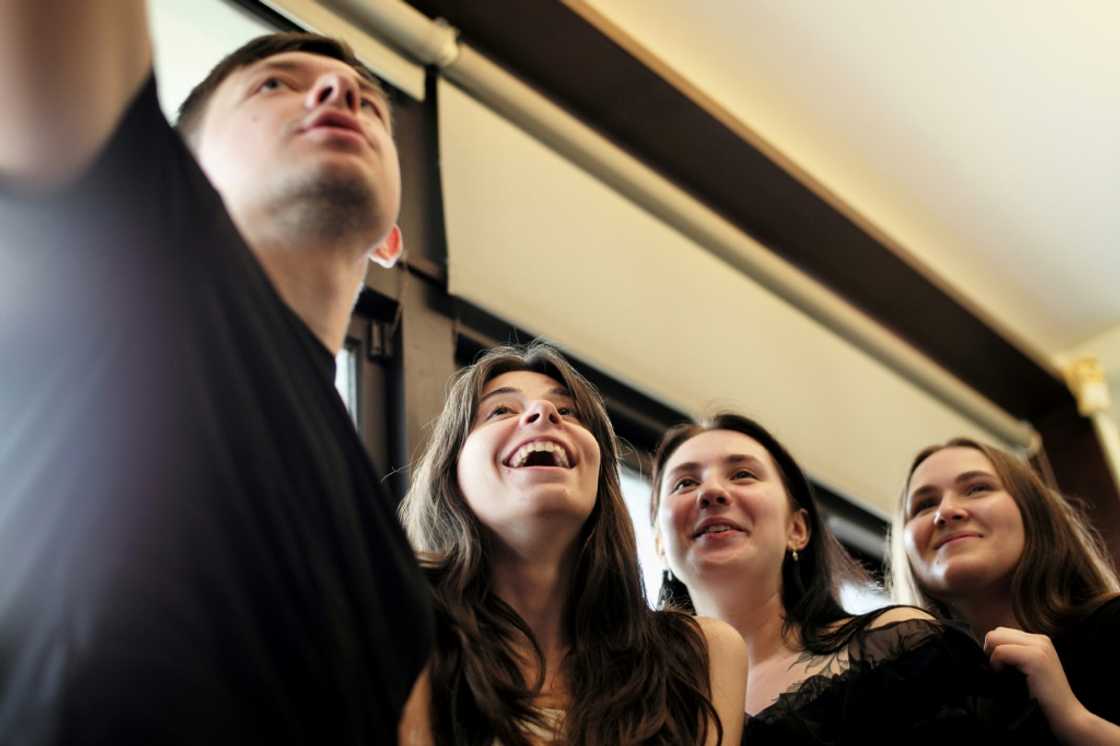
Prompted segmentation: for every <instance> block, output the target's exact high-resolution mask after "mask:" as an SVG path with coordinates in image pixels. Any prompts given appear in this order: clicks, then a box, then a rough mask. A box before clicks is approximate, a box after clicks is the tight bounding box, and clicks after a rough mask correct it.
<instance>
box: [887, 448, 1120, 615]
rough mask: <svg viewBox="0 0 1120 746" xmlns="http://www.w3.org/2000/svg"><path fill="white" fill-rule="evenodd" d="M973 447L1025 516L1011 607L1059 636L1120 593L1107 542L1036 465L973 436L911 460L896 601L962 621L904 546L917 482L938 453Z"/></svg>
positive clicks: (893, 566) (896, 547)
mask: <svg viewBox="0 0 1120 746" xmlns="http://www.w3.org/2000/svg"><path fill="white" fill-rule="evenodd" d="M945 448H971V449H973V450H976V451H979V452H980V453H982V454H984V456H985V457H986V458H987V459H988V461H989V462H990V463H991V465H992V468H993V469H995V472H996V476H997V477H999V481H1000V484H1001V485H1002V487H1003V489H1005V490H1006V491H1007V494H1009V495H1011V499H1013V500H1014V501H1015V504H1016V505H1018V506H1019V513H1020V514H1021V515H1022V517H1023V533H1024V537H1023V538H1024V544H1023V555H1022V557H1021V558H1020V560H1019V563H1018V564H1017V565H1016V566H1015V570H1014V571H1013V572H1012V574H1011V609H1012V611H1013V613H1014V614H1015V619H1016V621H1018V622H1019V624H1020V625H1021V626H1022V628H1023V629H1024V630H1026V631H1027V632H1034V633H1039V634H1044V635H1051V636H1053V635H1055V634H1057V633H1058V632H1060V631H1061V629H1062V627H1063V626H1065V625H1066V624H1068V623H1070V622H1073V621H1075V620H1077V619H1078V618H1080V617H1082V616H1084V615H1085V614H1087V613H1089V612H1091V611H1092V610H1094V609H1095V608H1096V607H1097V606H1098V605H1099V604H1100V603H1101V602H1103V601H1105V600H1107V599H1109V598H1111V597H1113V596H1115V595H1116V593H1117V592H1118V591H1120V582H1118V581H1117V577H1116V571H1115V569H1114V568H1113V565H1112V562H1111V560H1110V559H1109V557H1108V553H1107V552H1106V551H1105V549H1104V543H1103V542H1102V541H1101V538H1100V536H1099V535H1098V534H1097V532H1096V531H1094V530H1093V529H1092V527H1091V525H1090V524H1089V522H1088V521H1087V520H1086V519H1085V517H1084V514H1083V511H1082V510H1081V508H1080V506H1079V505H1078V504H1077V503H1076V502H1075V501H1074V500H1072V499H1070V498H1068V497H1065V496H1063V495H1062V494H1061V493H1059V492H1058V491H1057V490H1055V489H1053V488H1051V487H1048V486H1047V485H1046V483H1045V482H1043V481H1042V479H1041V478H1040V477H1039V476H1038V474H1036V473H1035V472H1034V470H1033V469H1032V468H1031V467H1030V465H1028V464H1026V463H1024V462H1023V461H1021V460H1019V459H1018V458H1016V457H1015V456H1013V455H1011V454H1010V453H1006V452H1004V451H1002V450H1000V449H998V448H995V447H994V446H990V445H986V444H984V443H980V442H978V441H975V440H971V439H969V438H953V439H952V440H950V441H948V442H947V443H945V444H944V445H935V446H929V447H928V448H924V449H922V450H921V451H920V452H919V453H918V455H917V456H915V457H914V461H913V462H912V463H911V464H910V471H909V472H908V473H907V475H906V485H905V486H904V487H903V490H902V494H901V495H900V496H899V504H898V509H897V510H896V511H895V516H894V520H893V522H892V524H891V537H890V570H889V573H888V576H889V577H890V581H891V592H892V595H893V596H894V597H895V599H896V600H898V601H900V602H902V603H912V604H916V605H918V606H921V607H923V608H925V609H926V610H927V611H929V612H930V613H932V614H934V615H936V616H939V617H941V618H942V619H951V620H958V621H963V620H960V618H959V617H958V615H956V614H955V613H954V611H953V609H952V608H950V606H949V605H948V604H946V603H944V602H943V601H940V600H938V599H936V598H934V596H933V595H932V594H930V593H929V592H928V590H926V589H925V588H923V587H922V586H921V585H920V584H919V583H918V579H917V578H916V577H915V576H914V573H913V570H911V568H910V562H909V560H908V559H907V557H906V550H905V547H904V546H903V543H902V537H903V533H904V531H905V527H906V519H905V508H906V501H907V498H908V496H909V492H910V479H911V478H912V477H913V476H914V472H915V470H917V468H918V467H919V466H921V465H922V463H923V462H924V461H925V460H926V459H928V458H929V457H930V456H932V455H933V454H935V453H937V452H938V451H941V450H943V449H945Z"/></svg>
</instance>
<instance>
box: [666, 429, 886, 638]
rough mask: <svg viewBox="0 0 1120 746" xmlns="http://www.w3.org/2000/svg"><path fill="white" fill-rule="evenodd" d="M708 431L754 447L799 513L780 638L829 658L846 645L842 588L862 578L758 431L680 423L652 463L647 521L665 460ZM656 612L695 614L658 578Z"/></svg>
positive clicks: (803, 482)
mask: <svg viewBox="0 0 1120 746" xmlns="http://www.w3.org/2000/svg"><path fill="white" fill-rule="evenodd" d="M712 430H731V431H734V432H737V433H742V434H743V435H746V436H747V437H748V438H751V439H752V440H755V441H757V442H758V443H759V444H760V445H762V447H763V448H765V449H766V451H767V452H768V453H769V454H770V458H771V459H773V461H774V465H775V466H776V467H777V471H778V475H779V476H780V477H781V480H782V485H783V486H784V487H785V490H786V495H787V496H788V497H789V501H790V506H791V508H792V509H793V510H797V509H801V510H804V511H805V515H806V522H807V523H808V526H809V542H808V543H807V544H806V545H805V548H804V549H801V550H799V551H798V560H797V561H796V562H795V561H794V560H793V558H792V556H791V555H790V554H789V553H787V554H786V556H785V559H784V560H782V586H781V587H782V590H781V593H782V608H783V609H784V610H785V621H784V623H783V627H782V632H783V634H784V635H785V636H786V637H787V639H791V640H794V641H796V643H797V644H798V645H800V646H801V647H802V648H803V649H804V650H805V651H807V652H810V653H813V654H815V655H823V654H829V653H834V652H835V651H836V650H837V649H839V647H841V646H842V645H843V644H845V643H846V640H847V638H848V636H849V632H850V630H848V629H847V628H846V626H845V625H840V626H837V622H841V621H842V620H845V619H847V618H848V617H850V616H851V615H850V614H848V612H846V611H845V610H844V607H843V606H841V605H840V601H839V596H840V584H841V583H842V582H851V583H869V582H870V581H869V579H868V577H867V573H866V572H865V571H864V570H863V568H862V567H861V566H860V565H859V564H858V563H856V561H855V560H853V559H852V558H851V556H849V555H848V553H847V552H846V551H844V548H843V547H841V546H840V543H839V542H838V541H837V540H836V537H835V536H833V534H832V531H831V530H829V528H828V526H827V525H826V524H825V522H824V519H823V518H822V516H821V512H820V510H819V509H818V508H817V501H816V498H815V497H814V494H813V487H812V485H811V484H810V483H809V480H808V478H807V477H806V476H805V473H804V472H803V471H801V467H800V466H798V465H797V462H796V461H794V460H793V456H791V455H790V454H789V451H787V450H786V449H785V447H784V446H783V445H782V444H781V443H779V442H778V440H777V438H775V437H774V436H773V435H771V434H770V433H769V431H767V430H766V428H764V427H763V426H762V425H760V424H758V423H757V422H755V421H754V420H752V419H749V418H747V417H744V416H742V415H739V414H735V413H733V412H721V413H719V414H717V415H715V416H714V417H712V418H710V419H707V420H704V421H702V422H699V423H692V422H688V423H684V424H681V425H677V426H675V427H673V428H671V429H670V430H668V431H667V432H666V433H665V435H664V436H663V437H662V438H661V443H660V444H658V446H657V450H656V451H655V452H654V457H653V498H652V500H651V501H650V521H651V523H653V525H654V526H655V527H656V525H657V511H658V509H659V507H660V504H661V481H662V478H663V477H664V474H665V465H666V463H668V461H669V458H670V457H671V456H672V455H673V453H675V452H676V450H677V449H678V448H680V447H681V446H682V445H684V443H685V442H686V441H689V440H691V439H692V438H695V437H696V436H697V435H700V434H701V433H706V432H710V431H712ZM658 606H659V607H660V608H676V609H682V610H685V611H688V612H692V613H695V609H694V608H693V605H692V598H691V597H690V596H689V594H688V587H687V586H686V585H685V584H684V583H683V582H681V581H680V580H679V579H677V578H675V577H672V578H670V577H669V576H668V575H665V576H664V577H663V578H662V583H661V594H660V596H659V598H658Z"/></svg>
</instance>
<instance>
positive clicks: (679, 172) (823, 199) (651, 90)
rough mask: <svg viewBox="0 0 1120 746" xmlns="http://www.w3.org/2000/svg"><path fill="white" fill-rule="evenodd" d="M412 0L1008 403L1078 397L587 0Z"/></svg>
mask: <svg viewBox="0 0 1120 746" xmlns="http://www.w3.org/2000/svg"><path fill="white" fill-rule="evenodd" d="M410 2H411V4H412V5H413V6H415V7H416V8H417V9H419V10H420V11H422V12H424V13H425V14H427V15H429V16H430V17H444V18H446V19H447V20H448V21H449V22H450V23H451V24H452V25H454V26H455V27H456V28H458V29H460V30H461V31H462V33H463V37H464V39H465V40H466V41H467V42H468V43H470V44H471V45H472V46H473V47H475V48H477V49H479V50H480V51H483V52H484V53H486V54H487V55H488V56H490V57H491V58H492V59H494V60H495V61H497V62H499V63H501V64H504V65H505V66H506V67H508V68H509V69H511V70H512V71H514V72H515V73H516V74H517V75H518V76H520V77H521V78H522V79H524V80H525V81H526V82H528V83H529V84H531V85H533V86H534V87H536V88H537V89H538V90H540V91H541V92H542V93H544V94H545V95H546V96H548V97H549V98H551V99H553V100H554V101H556V102H557V103H559V104H561V105H562V106H564V107H565V108H567V109H568V110H570V111H571V112H573V114H575V115H576V116H578V117H579V118H580V119H582V120H583V121H584V122H586V123H587V124H589V125H590V126H592V127H595V128H596V129H598V130H599V131H600V132H602V133H603V134H605V135H606V136H607V137H609V138H610V139H612V140H613V141H615V142H616V143H618V144H619V145H621V146H622V147H624V148H626V149H627V150H629V151H630V152H631V153H633V154H634V155H635V156H637V157H638V158H640V159H642V160H643V161H645V162H646V163H647V164H649V165H651V166H652V167H654V168H656V169H658V170H659V171H661V172H662V173H663V174H665V175H666V176H667V177H669V178H670V179H672V180H673V181H675V182H676V183H677V184H679V185H680V186H682V187H684V188H685V189H686V190H688V191H689V192H691V193H692V194H693V195H694V196H696V197H697V198H699V199H700V200H701V201H703V202H704V203H705V204H707V205H709V206H710V207H712V208H713V209H715V210H716V211H718V212H720V213H721V214H722V215H724V216H725V217H726V218H728V219H729V220H730V221H731V222H733V223H735V224H736V225H738V226H739V227H740V228H742V229H743V230H744V231H745V232H746V233H748V234H750V235H751V236H752V237H754V238H755V239H756V240H758V241H759V242H760V243H762V244H763V245H764V246H766V247H767V248H768V249H770V250H771V251H773V252H774V253H776V254H777V255H779V256H781V257H783V258H784V259H786V260H787V261H789V262H790V263H792V264H793V265H795V266H797V267H799V268H800V269H802V270H803V271H805V272H806V273H808V274H810V275H812V276H813V277H815V278H816V279H817V280H819V281H820V282H822V283H823V284H825V285H827V286H829V287H830V288H832V289H833V290H834V291H836V292H837V293H838V294H839V295H841V296H842V297H844V298H846V299H847V300H848V301H849V302H851V303H852V304H854V305H856V306H857V307H859V308H861V309H862V310H863V311H864V312H866V313H867V314H869V315H870V316H871V317H873V318H875V319H876V320H878V321H879V323H881V324H883V325H884V326H885V327H887V328H888V329H890V330H892V331H893V332H894V333H896V334H898V335H899V336H900V337H902V338H903V339H905V340H907V341H908V342H909V343H910V344H912V345H914V346H915V347H917V348H918V349H920V350H922V351H923V352H924V353H925V354H926V355H928V356H929V357H930V358H932V359H933V360H935V361H937V362H938V363H939V364H940V365H941V366H942V367H944V368H946V369H947V370H949V371H950V372H952V373H953V374H954V375H956V376H957V377H958V378H960V379H961V380H963V381H965V382H966V383H968V384H969V385H970V386H972V387H973V388H975V389H976V390H977V391H979V392H980V393H982V394H983V395H985V396H986V397H988V398H989V399H991V400H992V401H994V402H995V403H997V404H998V405H1000V406H1001V407H1003V408H1004V409H1005V410H1007V411H1008V412H1010V413H1011V414H1013V415H1015V416H1017V417H1021V418H1023V419H1027V420H1032V421H1033V420H1036V419H1040V418H1043V417H1045V416H1047V415H1048V414H1049V413H1050V412H1053V411H1055V410H1058V409H1065V408H1068V407H1072V406H1073V398H1072V396H1071V395H1070V393H1069V392H1068V390H1067V389H1066V387H1065V385H1064V384H1063V383H1062V382H1061V381H1060V380H1058V379H1057V378H1056V377H1055V376H1054V375H1053V374H1052V373H1051V372H1050V371H1049V370H1048V369H1047V368H1046V367H1045V365H1044V363H1042V362H1040V361H1038V360H1035V359H1033V358H1032V357H1031V356H1030V355H1029V354H1028V353H1026V352H1024V350H1023V349H1021V348H1020V347H1018V346H1016V344H1015V343H1014V342H1013V341H1012V340H1010V339H1009V338H1008V336H1006V335H1004V334H1001V333H1000V332H999V331H998V330H997V329H995V328H994V324H992V323H990V322H989V321H987V320H985V319H984V318H982V317H981V316H980V315H979V313H978V312H977V311H976V310H975V309H970V308H969V307H968V306H967V305H966V302H964V301H963V300H962V299H961V298H959V297H955V296H954V294H953V292H952V290H951V289H950V288H946V287H943V286H941V285H940V284H939V283H937V282H936V281H935V280H933V279H931V278H930V277H929V276H927V275H926V274H925V273H923V272H922V271H920V270H919V268H917V267H916V266H915V265H914V264H913V263H912V262H911V261H908V260H907V259H906V258H904V255H903V254H902V252H901V251H900V250H898V247H893V250H892V247H891V246H889V245H888V244H889V239H888V238H887V237H885V236H883V235H881V234H876V232H875V230H874V228H873V226H870V225H869V224H867V222H866V221H862V220H860V219H859V217H858V216H855V215H854V214H853V212H852V211H850V210H846V209H845V208H844V206H843V205H842V203H840V202H839V201H838V200H837V199H836V198H835V197H834V196H833V195H829V194H827V193H823V190H822V189H821V188H820V187H819V186H818V185H816V184H814V183H813V182H812V180H811V179H810V178H809V177H808V176H807V175H806V174H804V173H800V172H797V170H796V169H795V168H793V167H791V164H790V163H789V162H788V161H785V160H783V159H782V157H781V156H780V154H777V153H775V152H774V151H773V149H770V148H767V147H766V145H765V143H762V142H760V141H759V140H758V138H752V137H751V136H750V133H749V132H747V131H746V128H745V126H743V125H742V124H739V123H736V122H734V121H732V120H731V119H730V118H729V116H727V115H726V113H725V112H722V111H721V110H719V109H718V107H717V106H715V105H713V103H712V102H710V101H707V100H706V99H704V97H703V95H702V94H699V93H698V92H697V91H695V90H691V89H689V87H688V84H687V83H686V82H685V81H683V80H681V79H680V78H679V77H678V76H675V74H673V73H672V71H670V70H668V69H667V68H665V66H664V65H661V64H659V63H658V61H657V60H655V59H652V58H651V56H650V55H649V54H648V53H645V52H644V51H643V50H641V49H640V47H638V46H637V45H636V44H635V43H633V42H632V41H631V40H629V39H627V38H626V37H625V35H624V34H622V33H621V32H619V31H618V30H617V29H613V28H612V27H610V25H609V24H608V23H606V22H605V21H604V20H603V19H601V18H599V17H597V16H595V15H594V13H593V12H592V11H590V10H589V9H588V8H587V7H586V6H582V5H580V4H578V3H573V6H574V7H576V8H578V9H579V10H578V12H577V10H574V9H573V7H569V6H568V5H566V4H563V3H559V2H552V1H546V0H487V1H486V2H476V1H473V0H410ZM639 57H641V59H640V58H639Z"/></svg>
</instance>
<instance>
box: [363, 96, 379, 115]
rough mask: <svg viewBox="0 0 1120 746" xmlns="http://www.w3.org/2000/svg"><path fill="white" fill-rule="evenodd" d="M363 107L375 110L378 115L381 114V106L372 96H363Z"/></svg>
mask: <svg viewBox="0 0 1120 746" xmlns="http://www.w3.org/2000/svg"><path fill="white" fill-rule="evenodd" d="M362 108H363V109H366V110H367V111H371V112H373V113H374V114H376V115H377V116H378V117H380V116H381V109H380V107H378V105H377V102H375V101H374V100H373V99H372V98H363V99H362Z"/></svg>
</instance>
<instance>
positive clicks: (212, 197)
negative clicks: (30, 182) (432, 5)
mask: <svg viewBox="0 0 1120 746" xmlns="http://www.w3.org/2000/svg"><path fill="white" fill-rule="evenodd" d="M0 345H2V347H0V743H47V742H66V743H93V742H108V743H116V744H120V743H134V742H145V743H192V744H201V743H207V742H213V741H216V740H221V741H228V740H233V739H237V740H240V741H243V742H246V743H257V742H261V743H270V744H277V743H324V744H326V743H329V744H332V745H338V744H349V743H354V744H357V743H363V744H377V743H392V742H394V741H395V734H396V724H397V720H398V718H399V715H400V712H401V709H402V707H403V704H404V701H405V699H406V697H407V695H408V693H409V691H410V690H411V687H412V684H413V682H414V680H415V678H416V676H417V674H418V673H419V671H420V669H421V667H422V666H423V664H424V662H425V660H426V658H427V655H428V652H429V647H430V641H431V636H432V621H431V610H430V607H429V603H428V600H427V585H426V583H425V582H424V579H423V577H422V575H421V574H420V572H419V570H418V568H417V567H416V564H415V562H414V560H413V558H412V554H411V552H410V550H409V548H408V546H407V543H406V541H405V538H404V535H403V532H402V530H401V528H400V526H399V525H398V523H397V520H396V517H395V513H394V510H393V505H392V504H391V502H390V501H389V500H388V498H387V496H386V495H385V494H384V492H383V490H382V488H381V486H380V483H379V480H378V478H377V475H376V474H375V472H374V470H373V468H372V466H371V464H370V462H369V459H368V456H367V454H366V452H365V450H364V448H363V446H362V444H361V442H360V440H359V438H358V436H357V433H356V432H355V430H354V428H353V425H352V423H351V421H350V419H349V417H348V415H347V412H346V410H345V406H344V405H343V403H342V401H341V399H340V398H339V396H338V394H337V393H336V391H335V389H334V385H333V379H334V361H333V359H332V357H331V354H330V352H329V351H328V350H327V349H326V348H325V347H323V345H322V344H321V343H320V342H319V341H318V339H317V338H315V337H314V335H313V334H312V333H311V332H310V331H309V329H308V328H307V327H306V326H305V325H304V323H303V322H302V321H301V320H300V319H299V318H298V317H297V316H296V315H295V314H294V313H293V312H292V311H291V310H290V309H289V308H288V307H287V306H286V305H285V303H284V302H283V301H282V300H281V299H280V297H279V296H278V295H277V293H276V292H275V290H274V288H273V287H272V286H271V284H270V283H269V281H268V279H267V278H266V276H265V275H264V273H263V271H262V269H261V267H260V265H259V264H258V262H257V261H256V259H255V258H254V257H253V255H252V254H251V253H250V250H249V249H248V247H247V246H246V244H245V242H244V241H243V239H242V238H241V237H240V235H239V233H238V231H237V230H236V228H235V227H234V225H233V223H232V221H231V220H230V217H229V215H228V214H227V212H226V210H225V208H224V206H223V204H222V202H221V199H220V197H219V196H218V194H217V193H216V192H215V191H214V189H213V188H212V187H211V185H210V184H209V182H208V181H207V179H206V177H205V176H204V174H203V173H202V171H201V170H200V169H199V167H198V165H197V164H196V162H195V160H194V159H193V157H192V156H191V154H190V153H189V151H188V150H187V149H186V147H185V146H184V144H183V143H182V141H181V140H180V138H179V136H178V135H177V134H176V133H175V132H174V131H173V130H172V129H171V128H170V126H169V125H168V124H167V122H166V120H165V119H164V117H163V115H162V114H161V112H160V110H159V107H158V104H157V99H156V87H155V83H154V81H153V80H149V81H148V82H147V84H146V85H145V87H144V88H143V90H142V91H141V92H140V94H139V95H138V96H137V98H136V99H135V101H133V102H132V104H131V106H130V107H129V108H128V110H127V111H126V112H125V113H124V115H123V119H122V121H121V122H120V124H119V126H118V128H117V130H116V132H115V134H114V135H113V137H112V138H111V140H110V142H109V143H108V144H107V145H106V146H105V148H104V150H103V152H102V153H101V154H100V156H99V157H98V159H97V160H96V161H95V163H94V164H93V166H92V167H91V168H90V170H89V171H88V172H87V173H86V174H85V176H83V177H82V178H81V179H80V181H79V182H78V183H76V184H74V185H72V186H70V187H67V188H65V189H63V190H61V191H59V192H58V193H55V194H53V195H51V196H50V197H48V198H45V199H31V198H21V197H19V196H16V195H14V194H3V193H0Z"/></svg>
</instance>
